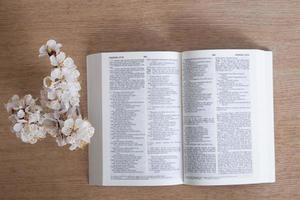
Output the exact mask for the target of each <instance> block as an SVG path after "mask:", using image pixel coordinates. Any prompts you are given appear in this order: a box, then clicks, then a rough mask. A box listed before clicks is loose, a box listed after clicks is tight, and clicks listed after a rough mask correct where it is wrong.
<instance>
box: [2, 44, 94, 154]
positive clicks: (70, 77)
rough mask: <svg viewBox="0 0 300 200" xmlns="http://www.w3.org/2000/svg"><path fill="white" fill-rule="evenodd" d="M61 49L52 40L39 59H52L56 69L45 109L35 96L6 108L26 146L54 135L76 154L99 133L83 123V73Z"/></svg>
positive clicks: (42, 100)
mask: <svg viewBox="0 0 300 200" xmlns="http://www.w3.org/2000/svg"><path fill="white" fill-rule="evenodd" d="M61 47H62V45H61V44H59V43H56V41H55V40H48V41H47V43H46V44H45V45H43V46H41V48H40V50H39V53H40V54H39V56H40V57H42V56H46V55H48V56H49V59H50V63H51V65H52V70H51V74H50V76H47V77H45V78H44V80H43V86H44V87H43V89H42V90H41V98H40V103H41V106H39V105H37V104H36V101H37V100H36V99H33V98H32V96H31V95H25V96H24V97H23V98H21V99H20V98H19V96H17V95H14V96H13V97H12V98H11V99H10V101H9V102H8V103H7V104H6V105H5V106H6V109H7V112H8V113H9V114H10V117H9V119H10V120H11V122H12V124H13V126H12V132H14V133H15V134H16V135H17V137H20V138H21V140H22V141H23V142H25V143H31V144H34V143H36V142H37V141H38V140H39V139H42V138H45V137H46V134H50V135H51V136H53V137H55V138H56V142H57V144H58V145H59V146H64V145H66V144H69V145H70V150H75V149H77V148H82V147H83V146H85V145H86V144H88V143H89V142H90V139H91V137H92V136H93V134H94V132H95V129H94V128H93V127H92V126H91V124H90V123H89V122H88V121H87V120H85V119H82V116H81V114H80V110H79V102H80V94H79V91H80V90H81V87H80V83H79V82H78V78H79V75H80V73H79V71H78V70H77V67H76V65H75V64H74V61H73V59H72V58H70V57H66V55H65V53H64V52H62V51H61V50H60V49H61Z"/></svg>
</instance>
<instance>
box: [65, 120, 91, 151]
mask: <svg viewBox="0 0 300 200" xmlns="http://www.w3.org/2000/svg"><path fill="white" fill-rule="evenodd" d="M61 132H62V134H63V135H64V136H65V137H66V142H67V143H68V144H71V146H70V150H74V149H76V148H81V147H83V146H84V145H85V144H87V143H89V142H90V138H91V137H92V136H93V134H94V132H95V129H94V128H93V127H92V126H91V124H90V123H89V122H88V121H86V120H83V119H81V118H77V119H75V120H74V119H73V118H69V119H67V120H66V121H65V122H64V127H63V128H62V130H61Z"/></svg>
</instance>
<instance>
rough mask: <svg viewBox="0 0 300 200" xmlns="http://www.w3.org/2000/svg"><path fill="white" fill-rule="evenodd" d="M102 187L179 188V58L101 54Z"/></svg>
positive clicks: (171, 55) (168, 54) (174, 54)
mask: <svg viewBox="0 0 300 200" xmlns="http://www.w3.org/2000/svg"><path fill="white" fill-rule="evenodd" d="M101 56H102V116H103V117H102V118H103V119H102V125H103V127H102V139H103V185H126V186H131V185H135V186H142V185H172V184H181V183H182V181H183V178H182V174H183V172H182V151H181V149H182V135H181V122H182V120H181V82H180V79H181V68H180V67H181V55H180V53H177V52H123V53H122V52H120V53H102V54H101Z"/></svg>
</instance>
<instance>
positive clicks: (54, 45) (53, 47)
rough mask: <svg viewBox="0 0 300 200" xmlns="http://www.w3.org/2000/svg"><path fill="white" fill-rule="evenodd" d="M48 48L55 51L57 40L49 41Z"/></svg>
mask: <svg viewBox="0 0 300 200" xmlns="http://www.w3.org/2000/svg"><path fill="white" fill-rule="evenodd" d="M47 46H48V47H49V48H50V49H53V50H54V49H55V47H56V41H55V40H48V41H47Z"/></svg>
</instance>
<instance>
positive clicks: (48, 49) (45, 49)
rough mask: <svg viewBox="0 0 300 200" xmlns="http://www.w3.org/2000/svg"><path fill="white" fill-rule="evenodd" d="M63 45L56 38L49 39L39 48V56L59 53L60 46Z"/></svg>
mask: <svg viewBox="0 0 300 200" xmlns="http://www.w3.org/2000/svg"><path fill="white" fill-rule="evenodd" d="M61 47H62V44H60V43H57V42H56V41H55V40H48V41H47V43H46V44H44V45H42V46H41V47H40V49H39V53H40V54H39V56H40V57H42V56H46V55H49V54H51V53H52V52H54V53H55V54H58V53H59V52H60V48H61Z"/></svg>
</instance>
